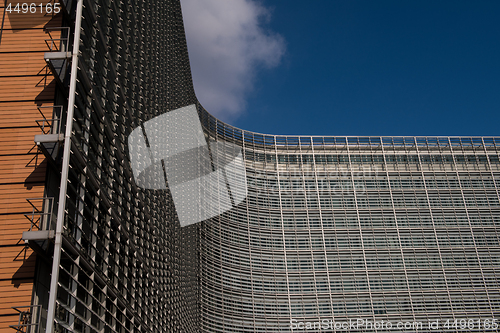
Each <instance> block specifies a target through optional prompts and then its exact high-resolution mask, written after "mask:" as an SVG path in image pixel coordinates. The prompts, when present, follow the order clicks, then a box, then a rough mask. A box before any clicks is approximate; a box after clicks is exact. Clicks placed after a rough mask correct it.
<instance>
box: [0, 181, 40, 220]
mask: <svg viewBox="0 0 500 333" xmlns="http://www.w3.org/2000/svg"><path fill="white" fill-rule="evenodd" d="M43 193H44V184H43V183H41V184H38V185H33V186H31V187H27V185H25V184H6V185H0V214H13V213H23V214H24V213H28V212H31V206H30V205H29V204H28V202H26V199H29V198H41V197H43ZM0 218H2V219H3V218H5V216H0Z"/></svg>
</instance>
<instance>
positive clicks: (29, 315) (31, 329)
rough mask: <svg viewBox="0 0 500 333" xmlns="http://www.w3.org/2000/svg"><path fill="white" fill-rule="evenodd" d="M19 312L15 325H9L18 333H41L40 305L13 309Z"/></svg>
mask: <svg viewBox="0 0 500 333" xmlns="http://www.w3.org/2000/svg"><path fill="white" fill-rule="evenodd" d="M13 309H14V310H16V311H17V312H19V320H18V322H17V325H10V328H13V329H15V330H16V332H18V333H39V332H41V327H40V323H41V319H42V316H41V314H42V313H41V312H42V311H41V307H40V305H27V306H17V307H13Z"/></svg>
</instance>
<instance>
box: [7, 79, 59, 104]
mask: <svg viewBox="0 0 500 333" xmlns="http://www.w3.org/2000/svg"><path fill="white" fill-rule="evenodd" d="M54 93H55V80H54V78H53V76H52V75H47V76H28V77H22V78H19V77H2V78H0V102H2V101H6V102H10V101H18V100H35V101H36V100H53V99H54Z"/></svg>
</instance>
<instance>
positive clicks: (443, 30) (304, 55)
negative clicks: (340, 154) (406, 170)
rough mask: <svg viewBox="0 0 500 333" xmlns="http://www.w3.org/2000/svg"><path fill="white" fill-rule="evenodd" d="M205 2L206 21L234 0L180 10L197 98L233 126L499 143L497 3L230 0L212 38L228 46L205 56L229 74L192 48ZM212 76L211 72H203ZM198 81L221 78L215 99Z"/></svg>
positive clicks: (499, 5)
mask: <svg viewBox="0 0 500 333" xmlns="http://www.w3.org/2000/svg"><path fill="white" fill-rule="evenodd" d="M197 1H204V2H205V3H210V2H211V3H212V4H213V6H212V7H210V6H207V7H206V8H199V6H198V7H196V8H198V9H197V10H198V11H199V13H198V14H197V15H198V17H203V18H205V17H207V13H208V12H212V13H214V12H221V11H224V10H223V9H221V8H226V9H227V6H226V5H224V4H227V1H225V0H210V1H208V0H182V5H183V12H184V16H185V25H186V35H187V40H188V49H189V52H190V58H191V65H192V67H193V77H194V84H195V90H196V93H197V95H198V97H199V99H200V101H201V103H202V104H203V105H205V107H206V108H207V109H208V111H209V112H211V113H213V114H215V115H216V116H218V117H219V118H221V119H223V120H225V121H227V122H229V123H230V124H232V125H234V126H237V127H240V128H243V129H247V130H252V131H256V132H261V133H271V134H304V135H308V134H309V135H408V136H410V135H484V136H488V135H500V131H499V130H498V128H499V124H500V1H474V2H472V1H413V2H409V1H385V0H378V1H353V0H349V1H347V0H346V1H333V0H328V1H327V0H315V1H309V2H304V1H296V0H288V1H266V0H264V1H260V2H255V1H250V0H238V1H235V0H232V1H234V2H233V4H235V5H234V8H230V9H227V11H226V12H224V13H223V14H222V16H221V17H224V18H221V17H219V18H217V19H215V20H214V22H217V25H218V31H219V32H217V29H214V31H213V34H214V36H213V39H212V40H213V41H220V40H224V38H225V37H227V40H228V41H229V40H232V41H231V42H227V43H225V44H224V43H222V44H220V45H218V48H217V49H216V50H215V51H214V52H212V53H211V54H210V52H208V56H209V57H210V55H211V56H212V57H213V58H214V59H215V60H213V61H212V64H215V63H216V62H217V60H219V61H218V62H219V65H220V66H224V64H229V65H230V66H229V69H231V68H233V67H234V68H236V70H235V71H236V72H237V74H236V75H233V76H231V72H230V70H219V69H218V68H217V66H215V65H213V66H210V64H211V62H210V59H208V60H207V59H203V57H204V56H205V57H206V56H207V55H203V53H207V52H196V50H197V48H196V45H194V46H193V39H194V38H195V37H193V36H197V35H199V33H198V32H197V31H200V29H201V28H202V27H201V26H199V25H198V26H194V25H193V24H192V23H190V21H189V20H191V21H192V20H193V19H194V17H191V18H190V17H186V16H189V15H186V11H188V10H189V8H190V3H191V4H193V6H194V4H196V2H197ZM238 3H239V4H240V5H241V6H238ZM217 4H219V5H217ZM218 6H219V7H218ZM245 6H246V7H245ZM193 8H194V7H193ZM249 8H250V9H252V10H253V12H252V10H250V9H249ZM240 10H241V12H242V13H243V12H244V13H248V12H250V13H253V16H251V15H250V16H248V15H243V16H238V15H239V14H238V12H239V11H240ZM204 11H205V12H204ZM233 14H234V15H233ZM214 15H216V14H214ZM225 20H227V21H228V22H229V23H227V25H228V26H229V29H225V28H224V24H226V23H224V22H225ZM200 21H201V20H199V19H198V20H197V22H200ZM221 22H222V23H221ZM238 22H243V23H241V24H240V26H241V27H242V28H241V29H240V30H238V29H236V28H235V27H236V26H238ZM206 24H210V22H208V23H206ZM213 24H214V23H212V25H213ZM231 24H232V25H231ZM226 28H227V27H226ZM226 30H227V31H240V32H239V33H236V32H235V33H234V35H231V36H229V37H228V36H226V34H227V33H221V31H226ZM203 31H210V29H206V28H203ZM248 31H251V33H249V32H248ZM195 34H196V35H195ZM221 34H222V36H221ZM202 37H203V39H204V40H207V39H208V40H210V39H209V38H207V36H202ZM200 38H201V37H200ZM212 44H214V43H212ZM224 47H226V48H228V50H229V51H227V52H224V51H223V49H224ZM207 48H208V46H207V45H205V47H204V49H205V50H206V49H207ZM200 49H203V48H200ZM235 49H238V50H240V51H238V52H233V53H232V51H231V50H233V51H234V50H235ZM192 50H193V52H192ZM257 51H258V52H257ZM191 53H193V54H191ZM231 56H234V57H235V58H237V59H236V60H234V66H233V62H232V61H231V60H230V59H231V58H230V57H231ZM225 57H226V58H225ZM246 57H248V58H249V59H246ZM200 59H201V60H200ZM221 59H222V60H223V61H221ZM238 59H244V60H245V61H246V62H243V61H240V60H238ZM193 61H196V62H197V63H198V64H197V63H193ZM232 66H233V67H232ZM207 67H208V68H213V72H211V73H210V72H208V73H204V74H203V75H200V74H197V73H200V72H204V70H203V68H207ZM200 68H201V70H200ZM226 68H227V67H226ZM238 70H239V72H238ZM196 71H197V72H196ZM219 73H222V74H219ZM200 77H201V78H202V79H204V80H205V81H206V82H212V84H211V85H206V86H209V87H216V86H217V84H218V82H219V81H220V82H221V83H220V85H221V88H220V92H219V93H218V95H217V93H215V92H213V91H212V94H205V95H204V93H203V92H204V90H203V89H204V88H203V86H202V85H200V84H198V85H197V78H200ZM228 78H229V79H228ZM202 79H199V81H200V82H201V81H202ZM228 80H229V81H230V82H228ZM224 82H225V84H224ZM205 90H207V89H205ZM228 91H229V92H230V93H227V94H226V95H224V94H225V92H228ZM205 96H209V97H205ZM210 96H211V97H213V98H212V100H211V99H210ZM231 98H233V99H232V100H231ZM204 99H205V100H204ZM228 101H232V104H231V106H226V105H229V104H230V103H229V102H228ZM225 103H226V104H225Z"/></svg>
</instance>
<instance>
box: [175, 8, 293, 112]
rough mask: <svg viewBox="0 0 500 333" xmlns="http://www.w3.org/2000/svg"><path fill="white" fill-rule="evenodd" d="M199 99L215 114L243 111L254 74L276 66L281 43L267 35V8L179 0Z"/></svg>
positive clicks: (279, 58) (279, 59) (280, 52)
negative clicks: (262, 68) (260, 69)
mask: <svg viewBox="0 0 500 333" xmlns="http://www.w3.org/2000/svg"><path fill="white" fill-rule="evenodd" d="M181 5H182V13H183V16H184V27H185V30H186V39H187V44H188V50H189V58H190V63H191V71H192V74H193V83H194V88H195V91H196V96H197V97H198V100H199V101H200V102H201V104H202V105H203V106H204V107H205V108H206V109H207V110H208V111H209V112H210V113H212V114H213V115H216V116H218V117H221V118H223V119H229V118H233V117H235V116H237V115H238V114H241V112H243V111H244V109H245V98H246V96H247V93H248V92H249V91H251V89H252V88H253V83H254V77H255V72H256V70H257V69H258V68H259V67H261V66H264V67H267V68H271V67H274V66H277V65H278V64H279V63H280V61H281V58H282V56H283V53H284V51H285V46H284V41H283V38H282V37H281V36H280V35H278V34H276V33H274V32H272V31H269V30H267V29H266V28H265V27H264V24H265V23H266V22H268V20H269V19H270V12H269V10H268V9H267V8H265V7H264V6H262V5H261V4H259V3H258V2H256V1H254V0H181Z"/></svg>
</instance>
